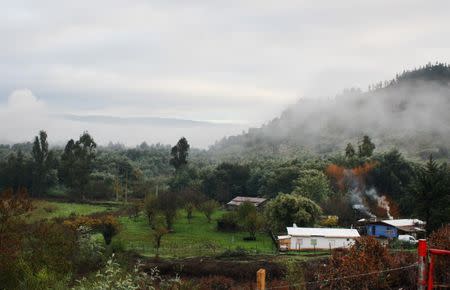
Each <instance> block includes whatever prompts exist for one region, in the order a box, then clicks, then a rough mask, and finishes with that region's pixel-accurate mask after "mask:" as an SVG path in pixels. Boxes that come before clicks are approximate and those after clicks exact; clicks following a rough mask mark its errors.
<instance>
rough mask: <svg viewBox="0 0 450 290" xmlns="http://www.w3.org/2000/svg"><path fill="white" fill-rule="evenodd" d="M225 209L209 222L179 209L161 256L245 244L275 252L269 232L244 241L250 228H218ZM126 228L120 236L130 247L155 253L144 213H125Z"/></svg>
mask: <svg viewBox="0 0 450 290" xmlns="http://www.w3.org/2000/svg"><path fill="white" fill-rule="evenodd" d="M223 213H224V211H216V212H215V213H214V215H213V221H211V223H208V221H207V219H206V217H205V216H203V215H202V214H201V213H198V212H195V213H194V218H193V219H192V221H191V223H188V221H187V219H186V215H185V212H184V211H180V212H179V213H178V216H177V219H176V221H175V224H174V232H173V233H169V234H167V235H165V236H164V237H163V239H162V244H161V248H160V256H163V257H194V256H211V255H218V254H220V253H223V252H224V251H226V250H235V249H236V248H238V247H239V248H243V249H246V250H247V251H249V252H250V253H255V254H257V253H261V254H273V253H274V249H273V246H272V240H271V239H270V237H269V236H268V235H266V234H258V235H257V238H256V241H244V240H243V238H244V237H246V236H248V234H247V233H246V232H234V233H225V232H219V231H217V230H216V225H217V223H216V220H217V219H218V218H219V217H221V216H222V214H223ZM120 222H121V224H122V229H121V231H120V233H119V235H118V236H117V237H116V240H118V241H120V242H121V243H122V244H123V245H124V246H125V248H126V249H128V250H131V249H132V250H135V251H137V252H139V253H140V254H142V255H146V256H152V255H154V254H155V249H154V248H153V243H152V236H151V232H150V227H149V225H148V222H147V219H146V218H145V216H144V215H142V214H141V215H140V216H139V217H138V218H137V219H136V220H134V219H130V218H128V217H121V218H120Z"/></svg>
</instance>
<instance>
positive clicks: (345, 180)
mask: <svg viewBox="0 0 450 290" xmlns="http://www.w3.org/2000/svg"><path fill="white" fill-rule="evenodd" d="M375 166H377V163H376V162H371V163H365V164H363V165H361V166H358V167H355V168H351V169H349V168H344V167H341V166H338V165H335V164H332V165H330V166H328V168H327V170H326V171H327V174H328V175H329V176H331V177H333V178H334V180H335V181H336V184H337V185H338V187H339V189H340V190H341V191H346V192H347V193H348V194H349V197H350V199H349V200H350V202H351V204H352V208H353V209H355V210H357V211H359V212H361V213H362V214H364V215H366V216H368V217H371V218H375V217H376V215H375V214H374V213H372V212H371V210H370V208H369V207H368V206H367V200H372V201H375V202H376V204H377V206H378V207H380V208H383V209H384V210H386V215H387V217H388V218H389V219H393V216H392V215H391V213H390V205H389V201H388V200H387V198H386V196H384V195H379V194H378V192H377V190H376V189H375V188H374V187H371V188H367V187H366V182H365V180H366V177H367V175H368V174H369V173H370V171H372V170H373V168H374V167H375Z"/></svg>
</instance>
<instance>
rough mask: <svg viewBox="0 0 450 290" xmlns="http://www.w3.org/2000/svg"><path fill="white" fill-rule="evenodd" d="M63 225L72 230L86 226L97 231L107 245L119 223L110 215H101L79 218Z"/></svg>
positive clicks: (66, 221) (116, 230) (115, 232)
mask: <svg viewBox="0 0 450 290" xmlns="http://www.w3.org/2000/svg"><path fill="white" fill-rule="evenodd" d="M64 225H66V226H68V227H70V228H72V229H78V228H79V227H80V226H86V227H89V228H91V229H93V230H95V231H98V232H100V233H101V234H102V235H103V238H104V239H105V243H106V244H107V245H109V244H110V243H111V239H112V237H113V236H115V235H116V234H117V233H118V231H119V222H118V221H117V218H115V217H114V216H112V215H101V216H98V217H94V216H80V217H76V218H73V219H68V220H65V221H64Z"/></svg>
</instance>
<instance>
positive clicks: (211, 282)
mask: <svg viewBox="0 0 450 290" xmlns="http://www.w3.org/2000/svg"><path fill="white" fill-rule="evenodd" d="M233 285H234V280H233V279H231V278H228V277H225V276H210V277H207V278H202V279H200V281H199V288H200V290H231V289H232V287H233Z"/></svg>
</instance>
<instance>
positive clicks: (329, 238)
mask: <svg viewBox="0 0 450 290" xmlns="http://www.w3.org/2000/svg"><path fill="white" fill-rule="evenodd" d="M287 233H288V234H287V236H280V237H279V241H280V248H281V247H283V249H286V248H287V250H293V251H295V250H313V249H316V250H327V249H336V248H348V247H349V246H351V245H352V244H353V243H354V241H355V239H356V238H359V237H360V236H359V233H358V231H357V230H356V229H340V228H300V227H297V226H295V224H294V226H293V227H287ZM282 245H283V246H282Z"/></svg>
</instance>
